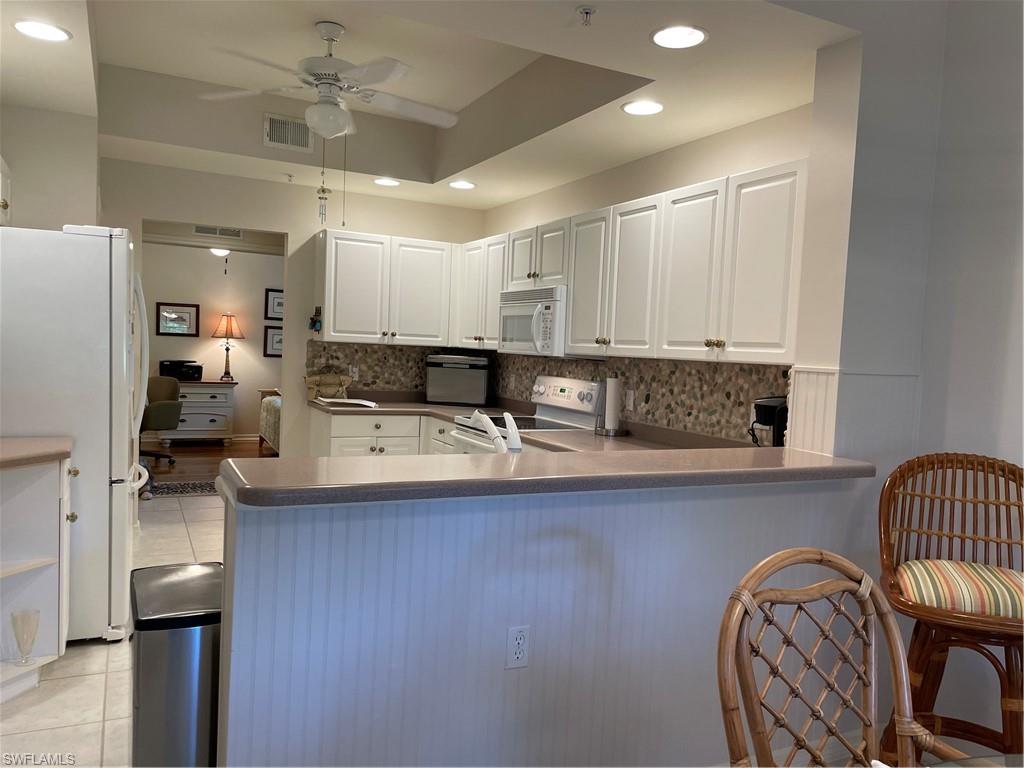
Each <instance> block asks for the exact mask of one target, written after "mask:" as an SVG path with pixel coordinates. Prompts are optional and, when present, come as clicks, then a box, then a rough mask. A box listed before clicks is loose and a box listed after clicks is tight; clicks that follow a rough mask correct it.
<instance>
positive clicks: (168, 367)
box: [160, 360, 203, 381]
mask: <svg viewBox="0 0 1024 768" xmlns="http://www.w3.org/2000/svg"><path fill="white" fill-rule="evenodd" d="M160 375H161V376H172V377H174V378H175V379H177V380H178V381H202V380H203V366H201V365H200V364H199V363H197V362H196V361H195V360H161V361H160Z"/></svg>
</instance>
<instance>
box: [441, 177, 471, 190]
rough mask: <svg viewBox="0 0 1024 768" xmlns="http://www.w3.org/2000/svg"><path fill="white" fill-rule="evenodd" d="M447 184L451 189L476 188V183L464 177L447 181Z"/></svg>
mask: <svg viewBox="0 0 1024 768" xmlns="http://www.w3.org/2000/svg"><path fill="white" fill-rule="evenodd" d="M448 186H449V187H451V188H452V189H476V184H474V183H473V182H472V181H466V180H465V179H459V180H458V181H452V182H449V183H448Z"/></svg>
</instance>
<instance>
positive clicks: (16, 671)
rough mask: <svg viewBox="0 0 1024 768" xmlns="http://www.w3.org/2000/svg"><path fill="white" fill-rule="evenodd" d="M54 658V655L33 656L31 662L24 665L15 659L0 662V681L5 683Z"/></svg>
mask: <svg viewBox="0 0 1024 768" xmlns="http://www.w3.org/2000/svg"><path fill="white" fill-rule="evenodd" d="M56 660H57V657H56V656H33V657H32V660H31V662H30V663H29V664H26V665H25V666H21V664H18V663H17V662H16V661H3V662H0V683H6V682H7V681H9V680H13V679H14V678H16V677H21V676H22V675H24V674H26V673H28V672H32V671H33V670H38V669H39V668H40V667H42V666H44V665H46V664H49V663H50V662H51V661H56Z"/></svg>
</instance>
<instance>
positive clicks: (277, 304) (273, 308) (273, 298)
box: [263, 288, 284, 320]
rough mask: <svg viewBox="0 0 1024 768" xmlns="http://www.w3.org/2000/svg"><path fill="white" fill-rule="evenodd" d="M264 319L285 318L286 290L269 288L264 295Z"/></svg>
mask: <svg viewBox="0 0 1024 768" xmlns="http://www.w3.org/2000/svg"><path fill="white" fill-rule="evenodd" d="M263 319H264V320H284V291H282V290H280V289H279V288H267V290H266V292H265V293H264V295H263Z"/></svg>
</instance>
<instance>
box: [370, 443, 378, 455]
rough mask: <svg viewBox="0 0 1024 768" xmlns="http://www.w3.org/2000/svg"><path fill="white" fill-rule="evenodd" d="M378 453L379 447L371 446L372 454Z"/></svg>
mask: <svg viewBox="0 0 1024 768" xmlns="http://www.w3.org/2000/svg"><path fill="white" fill-rule="evenodd" d="M376 452H377V446H376V445H371V446H370V453H376Z"/></svg>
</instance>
